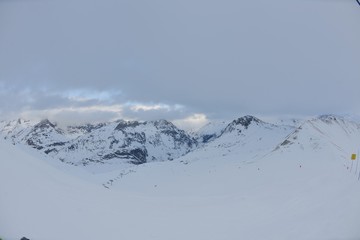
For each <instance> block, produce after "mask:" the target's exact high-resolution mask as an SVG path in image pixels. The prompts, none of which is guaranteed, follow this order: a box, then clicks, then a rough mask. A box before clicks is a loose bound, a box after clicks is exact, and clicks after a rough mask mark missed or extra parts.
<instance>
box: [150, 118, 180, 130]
mask: <svg viewBox="0 0 360 240" xmlns="http://www.w3.org/2000/svg"><path fill="white" fill-rule="evenodd" d="M149 123H152V124H154V126H155V127H156V128H157V129H165V128H175V125H174V124H172V123H171V122H169V121H167V120H165V119H160V120H156V121H151V122H149Z"/></svg>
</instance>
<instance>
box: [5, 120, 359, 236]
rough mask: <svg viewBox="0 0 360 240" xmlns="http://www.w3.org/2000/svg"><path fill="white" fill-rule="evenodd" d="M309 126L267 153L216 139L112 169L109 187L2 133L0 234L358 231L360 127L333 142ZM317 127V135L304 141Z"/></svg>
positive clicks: (333, 135)
mask: <svg viewBox="0 0 360 240" xmlns="http://www.w3.org/2000/svg"><path fill="white" fill-rule="evenodd" d="M324 124H325V125H324ZM313 125H316V127H317V128H318V129H320V130H321V129H325V128H326V126H327V124H326V123H323V122H321V121H320V122H318V121H317V122H315V123H314V122H313ZM307 126H308V127H307ZM310 126H312V125H311V124H307V125H306V126H303V128H302V129H300V130H299V131H298V132H297V135H298V136H297V137H296V138H295V140H297V141H300V140H301V144H300V142H299V143H297V142H296V141H295V140H294V144H290V145H280V147H279V148H277V149H276V148H274V150H273V151H271V152H270V153H268V154H265V155H263V156H262V157H257V158H251V157H250V156H251V155H249V154H242V153H241V151H235V150H234V151H235V153H234V154H232V153H229V154H215V153H216V152H218V151H219V149H217V148H216V147H212V146H211V145H210V146H209V148H207V150H206V149H204V150H201V151H194V152H192V153H190V154H188V155H186V156H184V157H181V158H179V159H176V160H174V161H169V162H153V163H148V164H143V165H139V166H134V167H133V168H129V169H127V170H122V171H119V172H116V173H115V172H111V173H109V174H108V179H109V181H108V182H106V183H105V184H104V186H106V187H107V188H105V187H103V185H101V184H96V183H93V181H88V180H87V179H86V177H82V178H78V177H77V176H76V174H68V173H66V172H65V171H60V170H59V169H57V168H56V167H54V166H51V165H48V164H47V163H46V162H45V161H43V160H39V159H37V158H34V157H32V156H29V155H28V153H25V152H22V151H21V150H20V149H19V148H16V147H15V146H12V145H10V144H9V143H7V142H4V141H3V140H1V141H0V152H1V155H2V156H1V161H0V237H1V238H3V239H4V240H15V239H20V238H21V237H23V236H26V237H27V238H29V239H31V240H49V239H51V240H60V239H61V240H63V239H68V240H72V239H74V240H78V239H87V240H92V239H94V240H95V239H107V240H112V239H114V240H115V239H116V240H118V239H136V240H137V239H138V240H143V239H150V240H162V239H164V240H168V239H174V240H185V239H196V240H202V239H206V240H209V239H211V240H218V239H226V240H238V239H252V240H257V239H259V240H260V239H261V240H263V239H269V240H272V239H273V240H288V239H295V240H296V239H299V240H303V239H307V240H329V239H331V240H332V239H336V240H356V239H359V238H360V227H359V226H360V204H359V203H360V181H358V175H357V174H358V172H357V173H355V170H354V169H352V172H350V169H348V166H350V165H349V164H350V160H347V159H346V157H345V156H347V155H348V154H351V150H352V149H351V148H350V147H349V148H346V147H344V146H343V145H347V144H348V143H349V142H351V141H355V140H358V138H356V137H355V136H358V135H356V134H355V133H356V131H358V129H357V128H355V127H353V128H354V129H353V131H354V132H355V133H353V134H351V133H349V136H350V137H347V136H348V135H347V134H342V135H341V134H340V133H341V131H340V130H339V129H341V128H339V127H336V128H331V129H335V130H334V131H333V132H331V134H330V133H329V134H327V136H330V137H331V139H330V140H331V141H327V140H326V138H323V137H321V136H320V135H321V134H320V135H319V134H318V133H319V132H316V131H314V128H311V127H310ZM341 126H342V125H341ZM321 127H322V128H321ZM350 127H352V126H350ZM314 134H315V135H316V134H317V135H316V136H318V138H316V139H315V138H312V139H315V140H312V141H318V144H314V143H313V142H311V141H310V142H307V141H305V139H309V138H311V136H313V135H314ZM336 136H339V137H340V139H339V141H338V142H334V141H335V140H336V139H337V138H336ZM291 137H292V135H290V136H289V138H291ZM226 139H227V138H224V141H225V140H226ZM305 143H309V144H308V145H306V144H305ZM333 143H336V144H337V145H338V146H340V145H341V144H342V143H343V145H341V146H340V148H336V147H334V144H333ZM216 146H218V145H216ZM250 146H251V145H250ZM314 146H317V148H316V149H314ZM211 153H213V154H211ZM358 170H360V169H358ZM89 180H90V179H89Z"/></svg>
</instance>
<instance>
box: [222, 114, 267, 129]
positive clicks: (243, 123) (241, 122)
mask: <svg viewBox="0 0 360 240" xmlns="http://www.w3.org/2000/svg"><path fill="white" fill-rule="evenodd" d="M253 123H255V124H259V123H264V122H263V121H261V120H260V119H258V118H256V117H254V116H250V115H247V116H244V117H241V118H238V119H235V120H234V121H232V122H231V123H230V124H229V125H228V126H227V127H226V128H225V129H224V131H223V133H225V132H232V131H234V130H235V129H238V128H239V126H240V127H241V128H242V129H248V127H249V126H250V125H251V124H253ZM239 131H240V132H241V130H239Z"/></svg>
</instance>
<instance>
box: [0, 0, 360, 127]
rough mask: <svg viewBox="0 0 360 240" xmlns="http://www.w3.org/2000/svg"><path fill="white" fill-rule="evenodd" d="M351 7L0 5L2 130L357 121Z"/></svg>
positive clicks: (211, 0)
mask: <svg viewBox="0 0 360 240" xmlns="http://www.w3.org/2000/svg"><path fill="white" fill-rule="evenodd" d="M359 24H360V7H359V5H358V4H357V3H356V1H355V0H272V1H269V0H257V1H252V0H221V1H220V0H171V1H169V0H152V1H148V0H0V118H2V119H7V118H17V117H24V118H34V119H36V118H38V119H41V118H49V119H50V120H53V121H57V122H62V123H66V124H71V123H82V122H99V121H108V120H114V119H128V120H154V119H161V118H165V119H168V120H171V121H174V122H176V123H177V124H178V125H181V126H184V127H194V128H196V127H199V126H201V125H203V124H204V123H206V122H208V121H211V120H213V119H232V118H236V117H240V116H243V115H247V114H252V115H256V116H309V115H318V114H325V113H334V114H360V105H359V104H358V103H359V102H360V94H359V92H360V44H359V43H360V27H359Z"/></svg>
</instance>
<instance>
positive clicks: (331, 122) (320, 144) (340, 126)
mask: <svg viewBox="0 0 360 240" xmlns="http://www.w3.org/2000/svg"><path fill="white" fill-rule="evenodd" d="M359 143H360V124H359V123H357V122H354V121H352V120H349V119H346V118H344V117H341V116H335V115H322V116H319V117H317V118H313V119H310V120H307V121H305V122H303V123H302V124H301V125H300V126H299V127H298V128H296V129H295V130H294V131H293V132H292V133H291V134H290V135H289V136H288V137H287V138H286V139H284V141H283V142H281V143H280V144H279V145H278V146H277V147H276V148H275V150H274V151H289V150H288V149H294V148H297V149H301V150H303V151H313V152H316V151H320V150H321V149H323V148H326V147H329V148H330V149H332V151H333V152H334V153H336V154H337V155H341V156H342V157H343V158H348V157H349V156H348V154H349V152H354V153H356V151H357V149H358V147H359Z"/></svg>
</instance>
